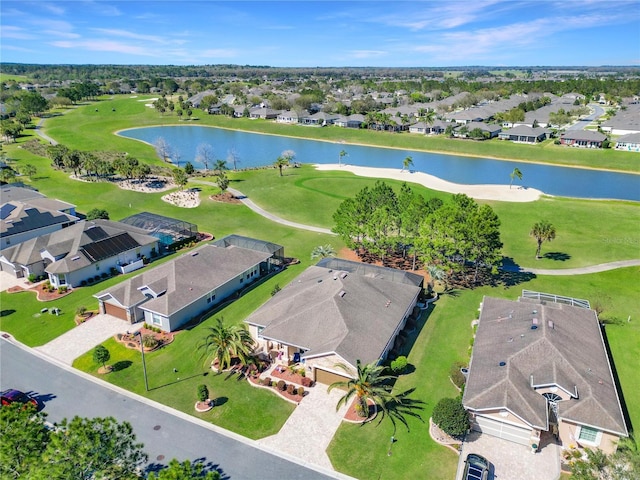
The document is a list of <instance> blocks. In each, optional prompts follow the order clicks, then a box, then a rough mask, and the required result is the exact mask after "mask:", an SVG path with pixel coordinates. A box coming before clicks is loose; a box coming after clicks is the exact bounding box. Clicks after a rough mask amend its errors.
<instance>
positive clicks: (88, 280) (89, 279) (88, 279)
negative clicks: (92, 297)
mask: <svg viewBox="0 0 640 480" xmlns="http://www.w3.org/2000/svg"><path fill="white" fill-rule="evenodd" d="M83 282H84V280H83ZM87 282H89V285H91V284H92V283H93V278H92V277H89V278H87Z"/></svg>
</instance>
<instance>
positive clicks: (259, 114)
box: [249, 107, 280, 120]
mask: <svg viewBox="0 0 640 480" xmlns="http://www.w3.org/2000/svg"><path fill="white" fill-rule="evenodd" d="M279 113H280V110H273V109H272V108H267V107H257V108H252V109H251V110H250V111H249V118H253V119H254V120H255V119H262V120H273V119H274V118H278V114H279Z"/></svg>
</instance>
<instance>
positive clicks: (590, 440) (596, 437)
mask: <svg viewBox="0 0 640 480" xmlns="http://www.w3.org/2000/svg"><path fill="white" fill-rule="evenodd" d="M601 437H602V432H601V431H599V430H597V429H595V428H592V427H585V426H581V427H580V430H579V431H578V441H579V442H581V443H585V444H587V445H593V446H598V445H600V438H601Z"/></svg>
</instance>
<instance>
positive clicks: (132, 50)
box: [49, 39, 164, 57]
mask: <svg viewBox="0 0 640 480" xmlns="http://www.w3.org/2000/svg"><path fill="white" fill-rule="evenodd" d="M49 44H50V45H53V46H54V47H58V48H73V49H84V50H90V51H96V52H114V53H123V54H127V55H139V56H148V57H162V56H164V52H162V51H158V50H149V49H147V48H143V47H140V46H138V45H129V44H126V43H121V42H116V41H112V40H100V39H95V40H80V41H69V40H59V41H55V42H50V43H49Z"/></svg>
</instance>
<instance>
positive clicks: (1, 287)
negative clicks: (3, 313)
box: [0, 272, 27, 292]
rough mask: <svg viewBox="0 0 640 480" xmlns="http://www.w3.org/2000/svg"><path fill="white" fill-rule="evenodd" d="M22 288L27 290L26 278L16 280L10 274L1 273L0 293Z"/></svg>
mask: <svg viewBox="0 0 640 480" xmlns="http://www.w3.org/2000/svg"><path fill="white" fill-rule="evenodd" d="M15 286H21V287H24V288H27V279H26V278H16V277H14V276H13V275H11V274H10V273H7V272H0V292H4V291H5V290H9V289H10V288H11V287H15Z"/></svg>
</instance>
